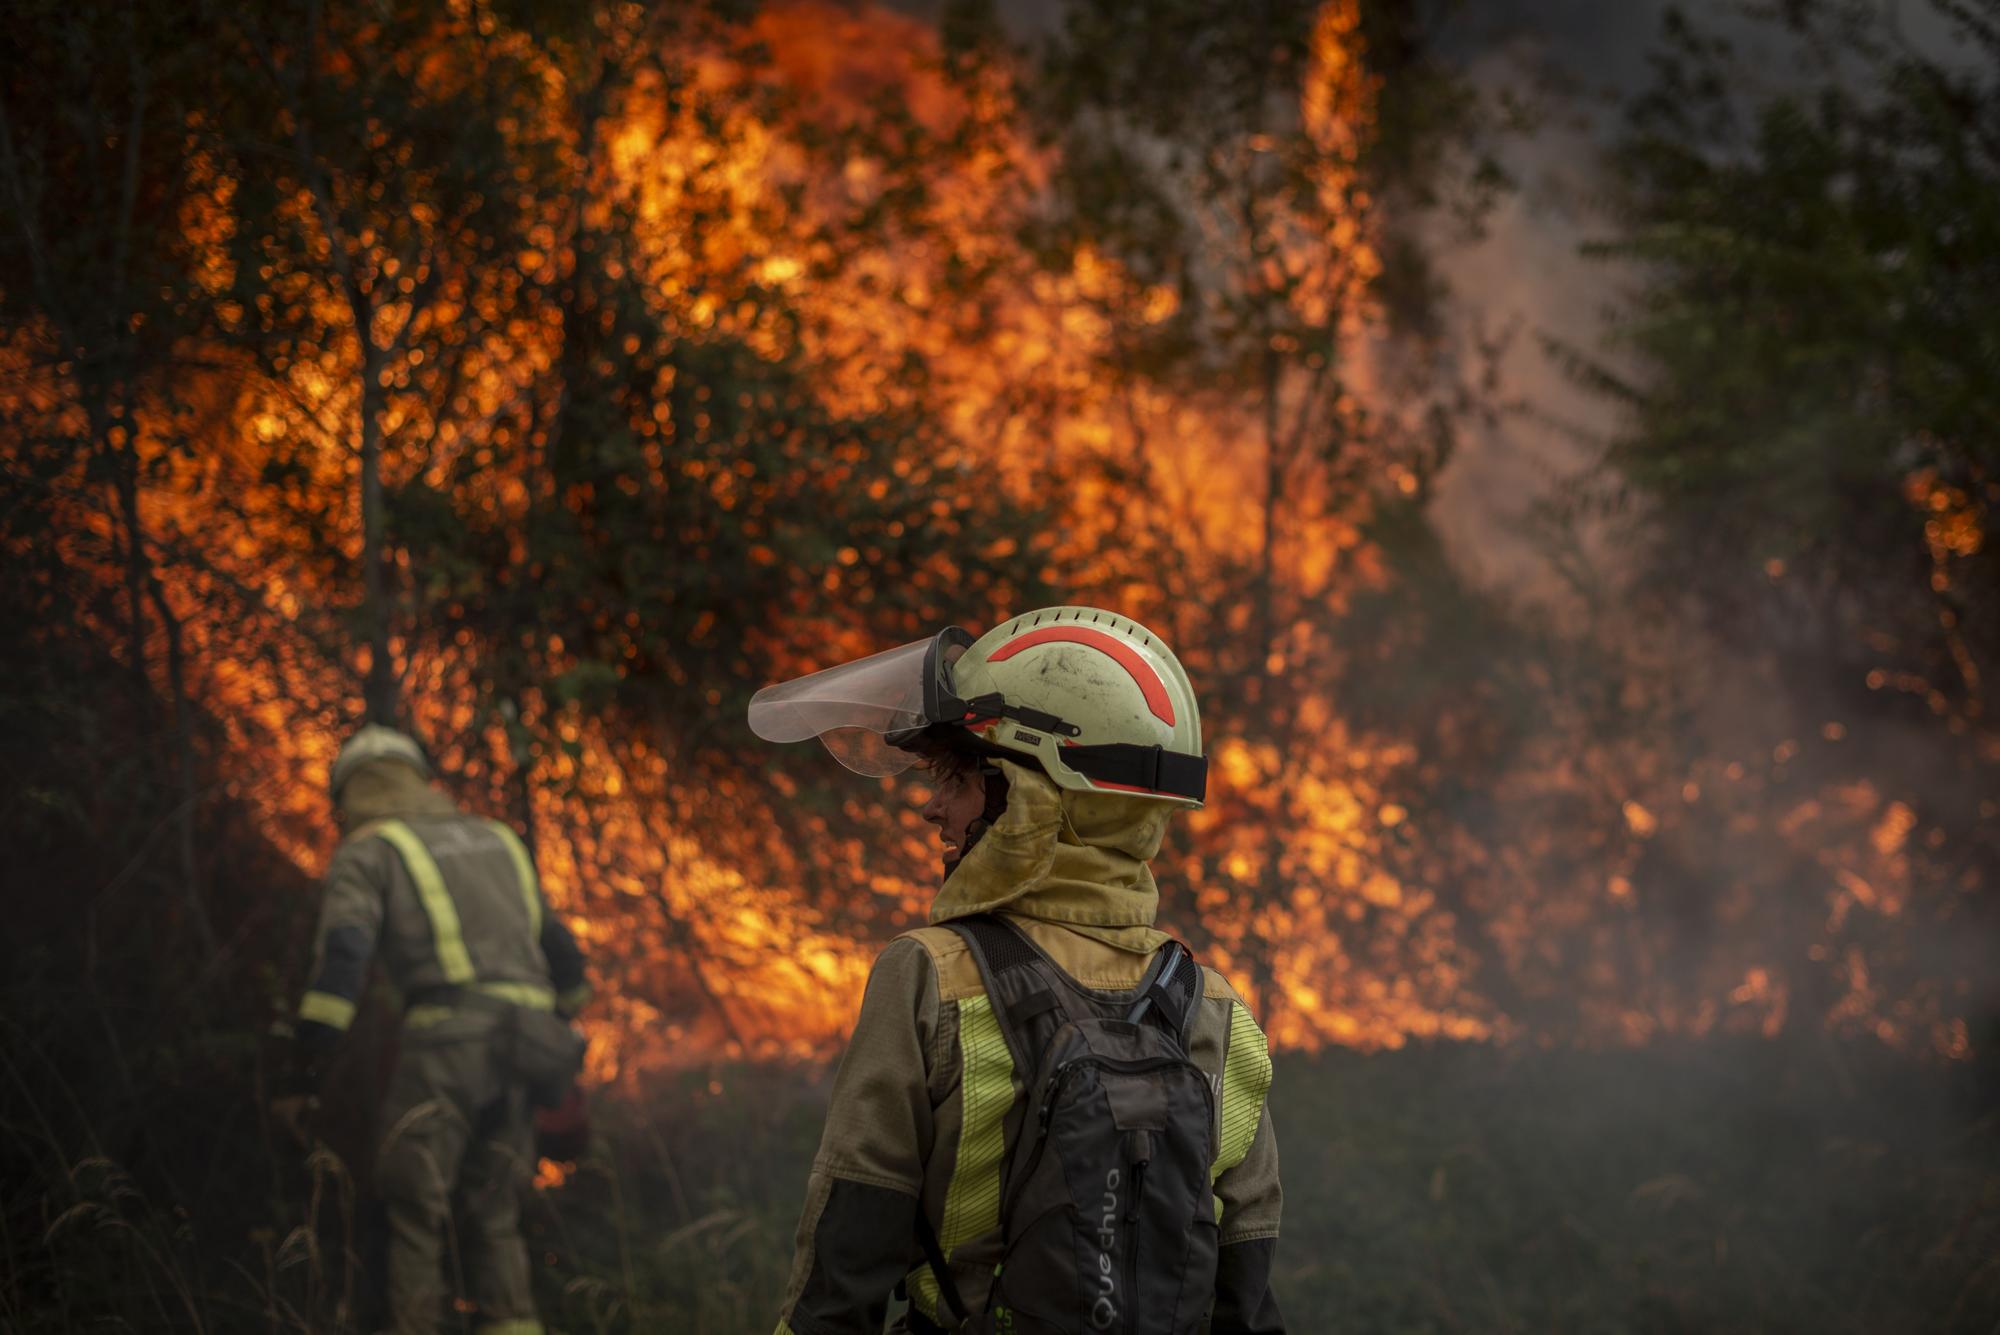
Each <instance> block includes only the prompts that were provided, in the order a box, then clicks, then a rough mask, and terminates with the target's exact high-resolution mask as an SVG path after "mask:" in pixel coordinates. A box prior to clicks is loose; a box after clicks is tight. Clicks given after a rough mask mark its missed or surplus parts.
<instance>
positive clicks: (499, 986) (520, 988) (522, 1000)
mask: <svg viewBox="0 0 2000 1335" xmlns="http://www.w3.org/2000/svg"><path fill="white" fill-rule="evenodd" d="M472 990H473V991H475V992H484V993H485V994H486V995H487V996H489V997H498V998H500V1000H502V1001H511V1002H513V1003H514V1004H515V1005H516V1006H526V1007H527V1008H528V1009H529V1010H533V1011H552V1010H554V1009H555V1008H556V994H555V993H553V992H551V991H549V990H548V989H547V988H546V987H542V986H541V985H539V984H537V983H478V984H475V985H474V986H473V989H472Z"/></svg>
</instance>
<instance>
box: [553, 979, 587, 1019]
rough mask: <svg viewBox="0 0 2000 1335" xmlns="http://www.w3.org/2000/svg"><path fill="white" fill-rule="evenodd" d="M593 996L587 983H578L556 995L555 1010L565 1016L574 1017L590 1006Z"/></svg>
mask: <svg viewBox="0 0 2000 1335" xmlns="http://www.w3.org/2000/svg"><path fill="white" fill-rule="evenodd" d="M593 995H595V994H594V993H593V992H592V991H591V990H590V984H589V983H578V984H577V985H576V986H575V987H571V988H566V989H564V990H563V991H562V992H559V993H557V994H556V1009H557V1010H559V1011H561V1012H562V1013H563V1014H565V1015H574V1014H576V1013H577V1012H578V1011H580V1010H582V1009H583V1008H584V1007H585V1006H587V1005H589V1004H590V998H591V997H592V996H593Z"/></svg>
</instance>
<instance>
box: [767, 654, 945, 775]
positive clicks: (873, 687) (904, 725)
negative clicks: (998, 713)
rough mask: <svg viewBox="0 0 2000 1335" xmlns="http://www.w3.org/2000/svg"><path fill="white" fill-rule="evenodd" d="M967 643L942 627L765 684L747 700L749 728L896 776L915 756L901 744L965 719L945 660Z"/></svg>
mask: <svg viewBox="0 0 2000 1335" xmlns="http://www.w3.org/2000/svg"><path fill="white" fill-rule="evenodd" d="M972 640H973V637H972V635H971V634H970V633H969V632H967V631H965V630H963V629H961V628H959V627H957V626H947V627H945V628H944V629H943V630H941V631H939V632H938V633H937V634H936V635H934V636H932V637H931V638H930V639H928V640H918V641H917V642H916V643H914V644H906V645H904V646H902V647H901V648H900V649H890V650H887V651H885V652H883V653H879V654H871V655H869V656H868V657H867V658H862V659H857V660H855V661H854V662H852V663H842V664H841V665H840V666H838V667H830V668H827V669H825V670H824V671H821V672H815V673H813V674H811V675H810V676H805V677H798V678H794V679H793V680H791V681H785V682H779V683H778V684H777V685H775V686H766V687H765V688H764V689H763V690H761V691H759V692H757V694H756V695H754V696H752V697H751V699H750V731H752V732H754V733H756V734H757V735H758V736H759V737H762V738H763V739H764V740H765V741H767V742H802V741H804V740H805V739H806V738H808V737H817V738H819V739H820V741H821V742H822V743H824V744H825V746H826V749H827V750H829V751H831V752H832V753H833V758H834V759H835V760H838V761H839V762H840V763H841V764H843V765H845V766H847V768H849V769H851V770H853V771H854V772H855V773H856V774H866V775H869V776H871V777H876V778H879V777H882V776H885V775H890V774H900V773H902V772H903V771H904V770H906V769H908V768H909V767H910V766H912V765H914V764H916V763H917V761H918V760H919V759H920V758H921V757H920V756H919V755H918V754H917V753H916V752H915V751H911V750H908V749H906V745H907V744H908V743H910V742H912V741H914V740H915V739H916V738H917V736H918V734H920V733H922V732H923V730H924V729H925V728H927V727H929V726H930V725H931V724H933V723H949V722H957V721H959V720H960V719H962V718H963V717H964V716H965V703H964V702H963V701H962V700H960V699H959V698H958V695H957V693H956V692H955V691H954V690H953V689H952V681H951V665H952V664H953V663H955V662H957V661H958V659H959V657H960V656H961V655H962V654H964V653H965V651H966V648H967V647H968V646H969V645H971V644H972Z"/></svg>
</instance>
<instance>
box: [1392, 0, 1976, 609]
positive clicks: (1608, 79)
mask: <svg viewBox="0 0 2000 1335" xmlns="http://www.w3.org/2000/svg"><path fill="white" fill-rule="evenodd" d="M1428 8H1429V9H1430V10H1431V11H1432V12H1431V13H1430V14H1429V15H1428V23H1427V29H1428V33H1429V36H1430V40H1431V46H1432V50H1433V52H1434V53H1435V54H1436V55H1437V56H1438V57H1439V58H1440V59H1442V60H1444V61H1445V62H1447V64H1449V65H1452V66H1454V67H1456V68H1457V69H1459V70H1460V71H1462V73H1463V75H1464V77H1465V78H1466V80H1467V81H1468V82H1469V83H1470V85H1471V87H1472V89H1473V90H1474V91H1475V92H1476V94H1477V95H1478V97H1479V99H1480V101H1481V102H1482V104H1483V105H1485V106H1487V107H1489V108H1499V107H1502V106H1513V107H1517V108H1522V109H1524V110H1525V111H1526V113H1527V116H1526V118H1525V119H1526V125H1525V127H1524V128H1522V129H1521V130H1520V132H1517V133H1510V134H1504V135H1502V136H1501V137H1499V138H1498V139H1497V141H1496V142H1494V143H1493V144H1492V146H1491V147H1492V150H1493V152H1494V154H1495V156H1496V158H1497V160H1498V161H1499V163H1500V165H1501V166H1502V167H1503V169H1504V170H1505V172H1506V174H1507V176H1508V178H1509V179H1510V181H1511V182H1512V184H1513V188H1512V189H1511V190H1510V191H1508V192H1507V193H1506V194H1504V195H1503V196H1502V197H1501V198H1500V199H1499V200H1498V201H1497V202H1496V203H1495V205H1494V206H1493V207H1492V209H1491V210H1490V212H1488V213H1487V214H1486V215H1485V216H1484V217H1483V218H1482V219H1481V224H1482V225H1481V226H1480V228H1479V229H1478V232H1477V234H1476V235H1467V234H1465V233H1464V232H1463V231H1460V230H1456V229H1454V228H1453V227H1452V226H1451V225H1449V224H1444V223H1438V222H1436V221H1435V220H1434V221H1433V223H1432V225H1431V228H1430V234H1429V240H1430V242H1431V249H1432V252H1433V256H1434V259H1435V261H1436V263H1437V266H1438V269H1439V272H1440V275H1441V276H1442V277H1443V278H1444V279H1445V281H1446V282H1447V284H1448V286H1449V288H1450V291H1451V294H1452V297H1451V308H1450V312H1449V320H1450V323H1451V324H1452V325H1453V326H1454V327H1455V328H1456V329H1457V331H1458V335H1459V338H1460V339H1461V340H1462V344H1463V346H1464V348H1465V349H1466V353H1467V356H1466V360H1467V362H1468V363H1477V364H1478V365H1479V369H1480V370H1481V371H1482V372H1483V373H1486V374H1490V375H1491V376H1492V378H1493V382H1494V383H1495V384H1497V385H1498V386H1499V388H1500V391H1501V392H1500V396H1499V398H1500V402H1499V409H1500V410H1499V412H1498V413H1497V414H1496V415H1495V416H1493V417H1491V418H1488V419H1486V420H1483V421H1477V422H1471V423H1468V424H1467V426H1466V429H1465V431H1464V432H1463V434H1462V435H1461V437H1460V440H1459V444H1458V449H1457V453H1456V454H1455V455H1454V456H1453V459H1452V462H1451V464H1450V466H1449V467H1448V468H1446V469H1445V470H1444V471H1443V472H1442V473H1441V474H1440V475H1439V477H1438V478H1437V480H1436V484H1435V490H1434V493H1433V494H1434V501H1433V505H1432V511H1431V514H1432V518H1433V521H1434V523H1435V524H1436V527H1437V529H1438V532H1439V536H1440V538H1441V540H1442V542H1443V543H1444V546H1445V548H1446V551H1447V552H1448V553H1449V555H1450V557H1451V559H1452V561H1453V563H1454V565H1455V566H1456V568H1457V569H1458V571H1459V573H1460V574H1461V576H1462V577H1464V578H1465V579H1467V580H1468V581H1469V582H1471V583H1473V584H1475V585H1476V586H1478V587H1480V588H1482V589H1484V590H1487V591H1489V592H1504V593H1505V594H1506V595H1507V596H1508V597H1509V598H1510V599H1514V600H1525V601H1530V602H1542V603H1548V602H1560V601H1561V600H1562V598H1563V595H1564V594H1565V593H1566V592H1567V591H1568V590H1569V586H1570V585H1571V584H1572V583H1573V582H1574V579H1575V575H1576V571H1574V570H1573V569H1572V570H1569V571H1567V572H1565V571H1564V570H1562V569H1560V568H1559V567H1558V564H1557V563H1556V561H1555V560H1554V559H1553V558H1552V554H1551V551H1550V544H1551V540H1552V538H1554V537H1555V536H1556V535H1552V534H1551V533H1550V532H1549V530H1548V528H1547V526H1546V523H1545V522H1544V519H1543V516H1544V514H1545V511H1546V509H1547V508H1548V507H1549V506H1551V505H1552V504H1556V503H1559V502H1560V500H1561V499H1562V497H1563V494H1564V492H1565V491H1566V489H1569V488H1572V487H1574V486H1575V485H1577V484H1578V483H1580V482H1581V481H1582V480H1583V479H1584V478H1585V476H1586V474H1588V472H1589V471H1590V470H1591V468H1592V466H1593V465H1594V463H1595V462H1596V460H1597V458H1598V457H1599V455H1600V453H1601V450H1602V447H1603V444H1604V442H1605V441H1606V440H1607V439H1608V437H1609V436H1610V435H1611V434H1612V433H1613V432H1614V431H1615V430H1616V428H1617V426H1618V422H1617V417H1616V412H1615V410H1614V408H1613V407H1612V406H1611V405H1610V403H1609V402H1608V401H1607V400H1605V399H1603V398H1602V397H1600V396H1598V395H1595V394H1593V393H1591V392H1590V391H1588V390H1586V389H1584V388H1583V387H1582V386H1580V385H1579V384H1578V383H1577V382H1576V381H1575V379H1574V378H1573V377H1571V376H1570V375H1569V374H1568V373H1567V372H1566V371H1565V370H1564V369H1563V368H1562V366H1561V365H1559V364H1558V362H1557V361H1555V360H1554V359H1553V358H1552V357H1551V356H1550V355H1549V354H1548V352H1547V351H1546V347H1547V344H1549V343H1550V342H1554V343H1557V344H1560V345H1564V346H1569V347H1577V348H1583V349H1589V350H1591V351H1592V352H1593V353H1595V354H1597V355H1602V354H1603V346H1602V344H1603V335H1604V333H1605V330H1606V316H1607V314H1608V313H1609V311H1610V310H1611V309H1612V308H1613V307H1614V306H1615V305H1616V304H1617V303H1618V302H1619V301H1620V300H1621V297H1622V294H1623V292H1624V291H1625V289H1626V288H1627V287H1628V286H1629V285H1630V284H1631V283H1632V281H1633V280H1634V278H1635V277H1636V275H1635V274H1634V273H1633V272H1632V271H1631V270H1630V269H1628V268H1624V267H1622V266H1620V265H1618V264H1615V263H1612V262H1607V261H1605V260H1602V259H1593V258H1587V257H1585V256H1584V254H1583V253H1582V247H1583V245H1584V244H1585V243H1586V242H1588V241H1591V240H1593V239H1601V238H1603V237H1604V236H1606V234H1607V229H1608V221H1609V220H1608V219H1607V218H1606V217H1605V216H1603V213H1602V211H1601V209H1600V207H1599V205H1600V201H1601V199H1602V196H1603V189H1604V185H1605V175H1604V171H1605V168H1604V161H1603V159H1604V153H1605V150H1606V149H1607V147H1608V146H1609V145H1610V143H1611V141H1612V139H1613V138H1614V137H1615V136H1616V135H1617V133H1618V131H1619V128H1620V124H1621V119H1622V115H1623V108H1624V105H1625V103H1626V102H1627V100H1628V99H1629V98H1631V97H1632V96H1633V95H1635V94H1637V93H1639V92H1641V91H1643V90H1644V88H1645V87H1646V85H1647V82H1648V80H1649V78H1650V73H1651V72H1650V66H1649V53H1650V52H1651V51H1652V50H1653V49H1654V47H1655V45H1656V43H1657V42H1658V40H1659V38H1660V35H1661V31H1662V24H1663V20H1664V19H1665V16H1666V14H1667V12H1668V10H1669V9H1670V8H1678V9H1679V10H1680V11H1681V12H1682V13H1684V14H1686V15H1687V17H1688V18H1689V19H1690V20H1691V22H1692V23H1693V25H1694V26H1695V27H1696V28H1697V29H1698V30H1700V31H1703V32H1705V33H1709V34H1713V35H1716V36H1720V37H1722V38H1724V39H1725V40H1727V41H1728V42H1729V43H1730V44H1731V45H1732V46H1733V47H1734V48H1735V49H1736V50H1737V51H1738V52H1739V53H1740V54H1741V55H1742V56H1743V61H1742V64H1743V67H1744V68H1745V69H1748V70H1751V71H1755V72H1756V76H1757V77H1758V78H1759V79H1761V80H1762V81H1763V82H1762V83H1761V84H1758V85H1746V86H1744V87H1742V88H1741V89H1739V92H1740V94H1741V96H1742V97H1743V98H1744V99H1745V101H1746V102H1748V101H1755V100H1761V99H1762V98H1765V97H1768V96H1770V95H1772V94H1774V93H1779V92H1782V91H1784V90H1785V89H1786V88H1788V87H1790V86H1793V85H1795V84H1796V83H1797V81H1798V80H1799V78H1800V77H1801V74H1802V72H1803V69H1804V66H1805V62H1806V60H1807V55H1806V53H1805V52H1804V51H1803V49H1802V48H1801V47H1800V46H1799V45H1798V44H1797V43H1795V42H1792V41H1790V40H1788V38H1787V36H1786V34H1785V33H1784V32H1783V31H1782V30H1781V29H1780V28H1778V27H1777V26H1776V25H1774V24H1773V23H1772V22H1771V21H1770V20H1769V18H1768V17H1764V16H1760V13H1759V7H1754V6H1751V5H1748V4H1745V3H1743V2H1742V0H1693V2H1692V3H1682V4H1679V5H1677V6H1676V5H1673V4H1672V3H1670V0H1629V2H1628V3H1623V4H1616V5H1607V4H1602V3H1593V2H1592V0H1482V2H1481V3H1479V4H1455V3H1433V4H1431V5H1430V6H1428ZM1881 11H1882V13H1883V15H1884V16H1885V18H1886V20H1887V23H1888V28H1889V31H1890V32H1892V33H1893V34H1895V36H1896V37H1897V38H1898V39H1899V40H1900V41H1902V42H1903V43H1905V44H1907V45H1908V46H1909V47H1910V48H1911V49H1913V50H1915V51H1917V52H1919V53H1921V54H1923V55H1925V56H1927V57H1930V58H1933V59H1938V60H1942V61H1945V62H1947V63H1949V62H1950V61H1952V60H1953V59H1955V58H1960V59H1962V58H1963V53H1962V49H1961V47H1960V46H1959V44H1957V43H1956V42H1955V41H1954V40H1953V37H1952V33H1951V27H1950V24H1949V23H1948V21H1947V20H1946V19H1945V18H1944V17H1943V16H1941V15H1940V14H1939V13H1938V12H1937V10H1936V9H1935V8H1934V7H1932V6H1930V5H1927V4H1897V3H1889V4H1886V5H1883V6H1881ZM1614 366H1615V363H1614ZM1622 527H1623V526H1622V525H1608V524H1605V523H1603V522H1597V523H1590V522H1583V523H1580V524H1579V525H1577V526H1575V527H1574V528H1573V529H1572V530H1571V531H1570V532H1569V533H1567V534H1566V535H1563V536H1565V537H1566V538H1567V539H1568V540H1569V542H1571V543H1573V544H1574V547H1573V548H1572V549H1571V553H1572V554H1574V553H1575V552H1579V551H1580V553H1581V554H1582V555H1583V556H1584V557H1585V558H1586V559H1587V560H1588V562H1589V563H1590V566H1591V568H1592V570H1593V571H1594V572H1595V573H1596V574H1598V575H1599V576H1609V577H1613V578H1615V577H1616V575H1617V574H1618V573H1619V570H1618V566H1619V563H1620V556H1621V554H1622V553H1625V552H1626V551H1628V548H1627V547H1626V544H1625V541H1624V539H1625V534H1624V533H1623V532H1622Z"/></svg>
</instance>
